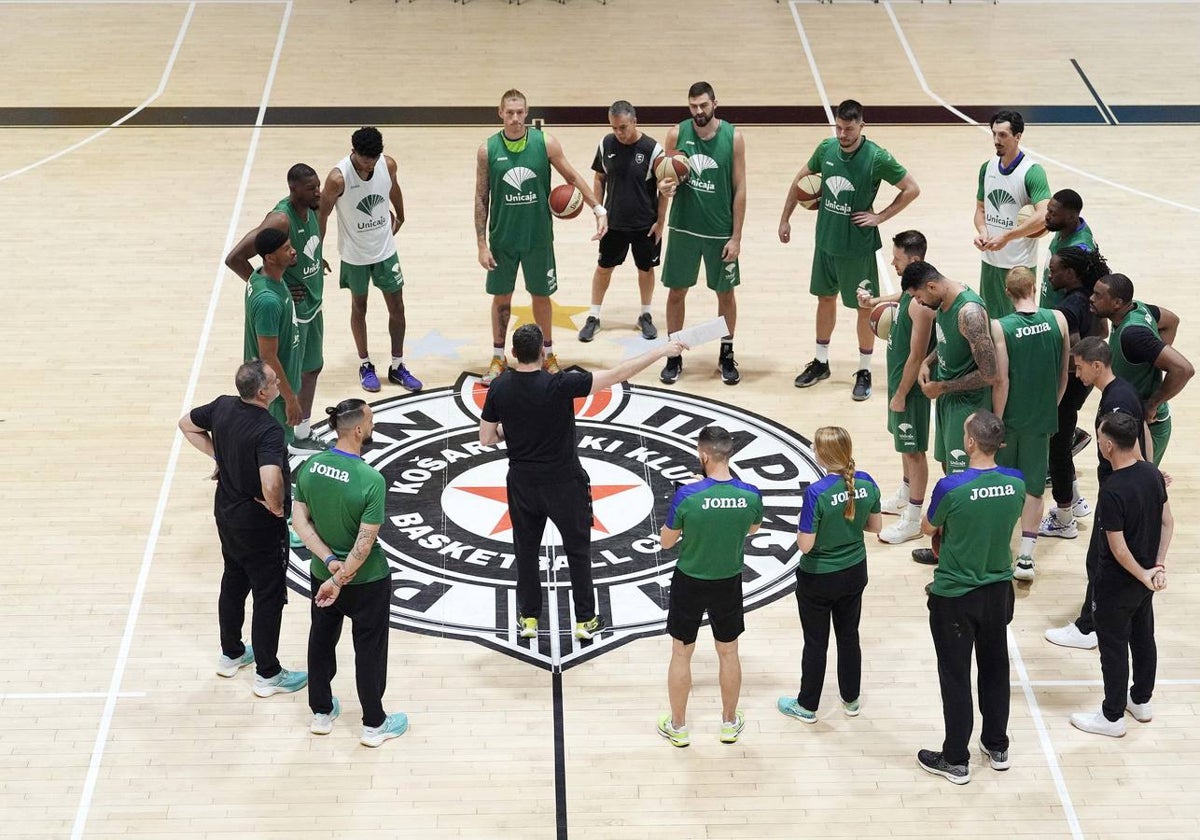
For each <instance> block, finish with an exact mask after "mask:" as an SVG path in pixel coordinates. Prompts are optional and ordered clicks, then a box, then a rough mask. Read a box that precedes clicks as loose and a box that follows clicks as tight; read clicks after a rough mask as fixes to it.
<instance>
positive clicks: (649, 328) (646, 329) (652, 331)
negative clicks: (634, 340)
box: [637, 312, 658, 341]
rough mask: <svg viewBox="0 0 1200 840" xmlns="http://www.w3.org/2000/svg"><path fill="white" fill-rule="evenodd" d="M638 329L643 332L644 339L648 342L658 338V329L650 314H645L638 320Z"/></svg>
mask: <svg viewBox="0 0 1200 840" xmlns="http://www.w3.org/2000/svg"><path fill="white" fill-rule="evenodd" d="M637 325H638V329H639V330H641V331H642V338H644V339H646V340H647V341H653V340H654V339H656V338H658V327H656V326H654V321H653V320H652V319H651V318H650V313H649V312H643V313H642V314H641V315H639V316H638V319H637Z"/></svg>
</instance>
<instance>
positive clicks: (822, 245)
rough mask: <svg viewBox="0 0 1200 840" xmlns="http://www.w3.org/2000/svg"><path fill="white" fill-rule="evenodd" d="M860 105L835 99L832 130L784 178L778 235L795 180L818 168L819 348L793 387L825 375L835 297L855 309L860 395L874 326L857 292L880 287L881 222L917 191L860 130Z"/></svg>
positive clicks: (866, 387) (866, 390)
mask: <svg viewBox="0 0 1200 840" xmlns="http://www.w3.org/2000/svg"><path fill="white" fill-rule="evenodd" d="M863 126H864V123H863V108H862V105H860V104H859V103H858V102H855V101H854V100H853V99H847V100H846V101H845V102H842V103H841V104H839V105H838V106H837V109H836V113H835V119H834V127H835V134H836V136H835V137H831V138H829V139H827V140H822V141H821V143H820V145H818V146H817V148H816V151H814V152H813V154H812V156H811V157H810V158H809V159H808V162H807V163H806V164H804V166H802V167H801V168H800V171H799V172H798V173H796V177H795V178H794V179H792V183H791V184H789V185H788V191H787V197H786V198H785V199H784V201H783V218H782V219H781V220H780V222H779V241H780V242H783V243H785V244H786V243H788V242H790V241H791V238H792V225H791V222H790V221H789V220H790V219H791V217H792V211H793V210H795V209H796V202H797V198H796V187H797V184H798V183H799V181H800V179H801V178H803V177H805V176H806V175H820V176H821V201H820V203H819V205H818V208H817V232H816V242H815V247H814V249H813V263H812V276H811V279H810V281H809V288H808V290H809V292H810V293H812V294H813V295H815V296H816V298H817V350H816V356H814V357H813V360H812V361H811V362H809V363H808V365H807V366H806V367H805V368H804V370H803V371H801V372H800V375H799V376H797V377H796V381H795V385H796V387H797V388H807V387H809V386H811V385H815V384H816V383H817V382H820V381H821V380H822V379H828V378H829V342H830V339H831V338H832V336H833V328H834V326H835V325H836V324H837V299H838V296H839V295H840V296H841V299H842V306H845V307H847V308H848V309H854V310H855V311H856V314H857V316H858V324H857V331H858V370H857V372H856V373H855V374H854V388H853V390H852V391H851V396H852V397H853V398H854V399H855V400H858V401H862V400H865V399H867V398H868V397H870V396H871V354H872V353H873V352H874V350H875V333H873V332H872V331H871V320H870V316H871V313H870V310H867V309H862V308H859V306H858V301H857V293H858V290H859V289H867V290H868V291H870V293H871V295H872V296H874V295H878V294H879V269H878V267H877V265H876V260H875V252H876V251H878V250H879V248H880V246H881V245H882V240H881V239H880V237H879V226H880V225H881V224H883V223H884V222H886V221H887V220H888V219H890V218H892V217H893V216H895V215H897V214H898V213H899V212H900V211H901V210H903V209H904V208H905V207H907V206H908V205H909V204H911V203H912V201H913V200H914V199H915V198H916V197H917V196H918V195H920V193H921V188H920V187H918V186H917V182H916V179H915V178H913V176H912V174H911V173H909V171H908V170H907V169H905V168H904V167H903V166H901V165H900V163H899V161H897V160H896V159H895V158H894V157H892V155H891V153H890V152H889V151H888V150H887V149H885V148H883V147H882V146H880V145H878V144H876V143H874V142H872V141H871V140H868V139H867V138H865V137H863V135H862V130H863ZM882 181H887V182H888V183H889V184H891V185H892V186H894V187H896V189H897V190H899V192H898V193H897V194H896V197H895V198H893V199H892V203H891V204H889V205H888V206H887V207H885V208H883V209H882V210H880V211H879V212H878V213H876V212H875V209H874V204H875V196H876V195H877V194H878V192H879V184H880V183H881V182H882Z"/></svg>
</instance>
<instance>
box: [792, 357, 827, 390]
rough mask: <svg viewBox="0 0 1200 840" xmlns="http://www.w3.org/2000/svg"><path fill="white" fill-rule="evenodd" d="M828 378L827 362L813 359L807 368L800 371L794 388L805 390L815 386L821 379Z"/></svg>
mask: <svg viewBox="0 0 1200 840" xmlns="http://www.w3.org/2000/svg"><path fill="white" fill-rule="evenodd" d="M828 378H829V363H828V362H818V361H817V360H816V359H813V360H812V361H811V362H809V363H808V367H806V368H805V369H804V370H802V371H801V372H800V375H799V376H797V377H796V387H797V388H807V387H808V386H810V385H815V384H817V383H818V382H820V381H821V380H822V379H828Z"/></svg>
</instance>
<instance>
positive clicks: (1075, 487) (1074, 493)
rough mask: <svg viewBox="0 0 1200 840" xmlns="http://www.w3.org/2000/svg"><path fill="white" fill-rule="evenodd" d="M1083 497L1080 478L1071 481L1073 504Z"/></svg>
mask: <svg viewBox="0 0 1200 840" xmlns="http://www.w3.org/2000/svg"><path fill="white" fill-rule="evenodd" d="M1081 498H1082V497H1081V496H1080V495H1079V479H1075V480H1074V481H1072V482H1071V504H1074V503H1075V502H1078V501H1079V500H1080V499H1081Z"/></svg>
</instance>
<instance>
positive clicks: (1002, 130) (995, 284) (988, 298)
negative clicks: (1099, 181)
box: [975, 111, 1050, 318]
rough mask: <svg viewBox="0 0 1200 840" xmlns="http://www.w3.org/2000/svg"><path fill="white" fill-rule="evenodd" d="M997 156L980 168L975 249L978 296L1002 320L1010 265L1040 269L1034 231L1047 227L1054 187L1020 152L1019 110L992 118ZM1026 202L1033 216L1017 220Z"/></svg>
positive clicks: (1022, 126)
mask: <svg viewBox="0 0 1200 840" xmlns="http://www.w3.org/2000/svg"><path fill="white" fill-rule="evenodd" d="M991 126H992V142H993V143H994V144H995V146H996V156H995V157H994V158H992V159H991V160H989V161H987V162H986V163H985V164H983V166H981V167H979V189H978V190H977V191H976V194H975V232H976V234H977V236H976V237H975V247H976V248H978V249H979V250H980V251H981V252H982V255H983V256H982V259H983V262H982V265H981V266H980V270H979V296H980V297H981V298H983V304H984V306H986V307H987V311H988V315H990V316H991V317H992V318H1000V317H1003V316H1005V315H1008V314H1010V313H1011V312H1012V311H1013V305H1012V301H1011V300H1009V299H1008V297H1007V296H1006V295H1005V294H1004V278H1005V275H1007V274H1008V270H1009V269H1010V268H1016V267H1017V266H1024V267H1025V268H1028V269H1029V270H1030V271H1032V272H1034V273H1035V274H1036V273H1037V240H1036V239H1029V238H1028V237H1029V234H1031V233H1034V232H1035V231H1039V230H1043V229H1044V228H1045V219H1046V205H1048V204H1049V203H1050V185H1049V184H1048V183H1047V181H1046V171H1045V170H1044V169H1042V167H1041V164H1038V163H1034V162H1033V161H1031V160H1030V159H1029V158H1028V157H1026V156H1025V153H1024V152H1023V151H1021V135H1022V134H1024V132H1025V120H1024V118H1023V117H1022V116H1021V114H1020V112H1018V111H998V112H996V114H995V116H993V117H992V120H991ZM1026 205H1032V206H1033V211H1034V212H1033V215H1031V216H1030V217H1029V218H1028V219H1026V220H1025V221H1024V222H1022V223H1020V224H1018V222H1017V214H1018V213H1019V212H1020V210H1021V208H1022V207H1024V206H1026Z"/></svg>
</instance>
